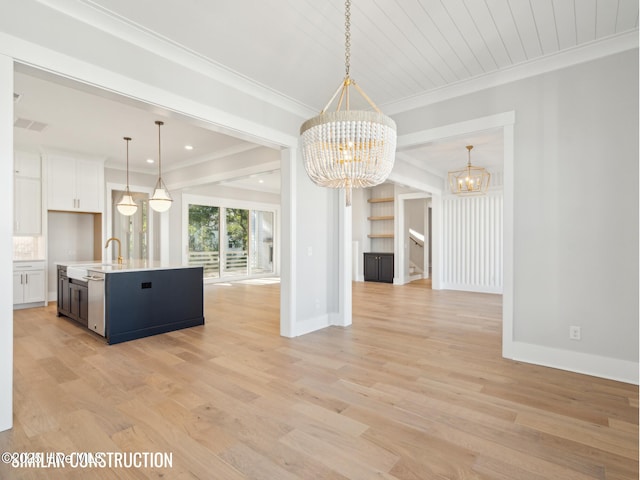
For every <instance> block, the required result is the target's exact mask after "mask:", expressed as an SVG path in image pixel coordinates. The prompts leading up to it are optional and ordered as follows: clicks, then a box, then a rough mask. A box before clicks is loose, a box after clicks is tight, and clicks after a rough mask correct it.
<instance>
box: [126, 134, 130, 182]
mask: <svg viewBox="0 0 640 480" xmlns="http://www.w3.org/2000/svg"><path fill="white" fill-rule="evenodd" d="M125 140H126V141H127V190H129V140H131V139H130V138H129V137H125Z"/></svg>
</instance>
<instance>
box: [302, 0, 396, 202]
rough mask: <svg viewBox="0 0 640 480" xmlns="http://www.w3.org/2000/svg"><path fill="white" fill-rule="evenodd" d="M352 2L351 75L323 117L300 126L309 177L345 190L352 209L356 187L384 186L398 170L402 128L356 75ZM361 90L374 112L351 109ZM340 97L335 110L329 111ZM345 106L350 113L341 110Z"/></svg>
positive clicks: (347, 20) (347, 7) (347, 13)
mask: <svg viewBox="0 0 640 480" xmlns="http://www.w3.org/2000/svg"><path fill="white" fill-rule="evenodd" d="M350 59H351V0H347V1H346V3H345V77H344V80H343V81H342V83H341V84H340V86H339V87H338V89H337V90H336V92H335V93H334V94H333V97H331V100H329V103H327V105H326V106H325V107H324V109H322V111H321V112H320V114H319V115H318V116H316V117H313V118H311V119H309V120H307V121H306V122H304V123H303V124H302V126H301V127H300V135H301V143H302V157H303V159H304V166H305V169H306V171H307V174H308V175H309V178H311V180H312V181H313V182H314V183H315V184H316V185H319V186H321V187H330V188H344V189H345V193H346V203H347V206H349V205H351V189H352V188H365V187H372V186H374V185H378V184H380V183H382V182H384V181H385V180H386V179H387V177H388V176H389V174H390V173H391V169H392V168H393V162H394V159H395V154H396V138H397V133H396V124H395V122H394V121H393V120H392V119H391V118H389V117H387V116H386V115H384V114H383V113H382V112H381V111H380V109H379V108H378V107H377V106H376V105H375V104H374V103H373V102H372V101H371V99H370V98H369V97H368V96H367V95H366V94H365V93H364V92H363V91H362V89H361V88H360V87H359V86H358V85H357V84H356V82H355V80H353V79H352V78H351V77H350V74H349V69H350ZM350 87H354V88H355V89H356V91H357V92H358V93H359V94H360V95H361V96H362V97H363V98H364V99H365V100H366V101H367V103H368V104H369V105H370V106H371V107H372V108H373V111H370V110H366V111H365V110H350V109H349V89H350ZM338 93H340V98H339V100H338V105H337V108H336V110H335V111H333V112H327V109H328V108H329V107H330V106H331V104H332V103H333V101H334V100H335V98H336V97H337V96H338ZM343 106H344V110H341V108H342V107H343Z"/></svg>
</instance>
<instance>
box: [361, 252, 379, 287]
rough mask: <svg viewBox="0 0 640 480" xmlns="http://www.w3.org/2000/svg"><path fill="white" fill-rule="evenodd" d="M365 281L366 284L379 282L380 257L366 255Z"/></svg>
mask: <svg viewBox="0 0 640 480" xmlns="http://www.w3.org/2000/svg"><path fill="white" fill-rule="evenodd" d="M364 280H365V282H377V281H378V256H377V255H373V254H371V253H365V254H364Z"/></svg>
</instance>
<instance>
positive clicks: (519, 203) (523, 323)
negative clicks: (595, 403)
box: [395, 49, 638, 382]
mask: <svg viewBox="0 0 640 480" xmlns="http://www.w3.org/2000/svg"><path fill="white" fill-rule="evenodd" d="M511 110H513V111H515V112H516V124H515V130H514V132H515V139H514V142H515V160H514V166H513V175H514V185H513V188H514V196H515V200H514V205H513V209H514V224H513V229H514V246H513V248H514V279H513V288H514V299H513V300H514V307H513V339H505V340H506V341H510V340H513V345H512V351H511V352H508V355H509V356H510V357H512V358H517V359H521V360H525V361H531V362H534V363H540V364H547V365H551V366H556V367H559V368H566V369H570V370H574V371H582V372H586V373H591V374H595V375H600V376H606V377H611V378H618V379H622V380H626V381H632V382H637V381H638V365H637V362H638V182H637V180H638V50H637V49H635V50H631V51H627V52H624V53H619V54H616V55H612V56H609V57H605V58H601V59H599V60H595V61H591V62H588V63H583V64H579V65H576V66H573V67H570V68H565V69H562V70H559V71H557V72H553V73H549V74H544V75H540V76H537V77H533V78H530V79H526V80H522V81H518V82H515V83H512V84H507V85H504V86H502V87H497V88H492V89H488V90H485V91H482V92H478V93H475V94H470V95H466V96H464V97H459V98H455V99H452V100H448V101H445V102H441V103H437V104H433V105H430V106H429V107H425V108H422V109H417V110H414V111H411V112H406V113H403V114H399V115H397V116H396V117H395V120H396V122H397V124H398V130H399V131H403V132H412V131H413V132H417V131H420V130H426V129H430V128H435V127H438V126H441V125H449V124H454V123H456V122H462V121H465V120H468V119H472V118H479V117H483V116H487V115H492V114H496V113H499V112H505V111H511ZM622 172H624V173H625V175H622V174H621V173H622ZM505 188H506V186H505ZM505 208H506V207H505ZM571 325H577V326H581V327H582V340H581V341H574V340H570V339H569V335H568V332H569V326H571Z"/></svg>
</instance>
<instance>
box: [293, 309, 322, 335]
mask: <svg viewBox="0 0 640 480" xmlns="http://www.w3.org/2000/svg"><path fill="white" fill-rule="evenodd" d="M330 325H331V323H330V321H329V315H328V314H325V315H319V316H317V317H313V318H307V319H306V320H302V321H300V322H296V323H295V332H294V336H295V337H299V336H300V335H306V334H307V333H311V332H315V331H316V330H322V329H323V328H326V327H328V326H330Z"/></svg>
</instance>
